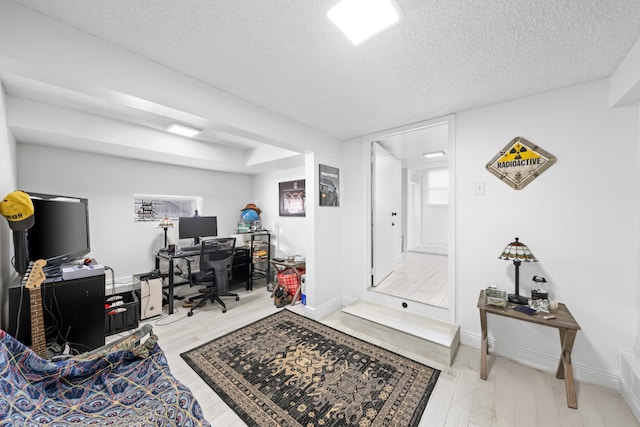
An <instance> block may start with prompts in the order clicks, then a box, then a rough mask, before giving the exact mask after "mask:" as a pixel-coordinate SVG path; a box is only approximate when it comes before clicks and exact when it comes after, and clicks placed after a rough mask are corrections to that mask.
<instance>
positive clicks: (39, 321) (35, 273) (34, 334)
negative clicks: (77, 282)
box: [23, 260, 47, 358]
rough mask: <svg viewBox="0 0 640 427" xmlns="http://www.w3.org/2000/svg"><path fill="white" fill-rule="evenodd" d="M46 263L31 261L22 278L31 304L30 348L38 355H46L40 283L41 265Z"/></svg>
mask: <svg viewBox="0 0 640 427" xmlns="http://www.w3.org/2000/svg"><path fill="white" fill-rule="evenodd" d="M46 264H47V262H46V261H44V260H37V261H32V262H30V263H29V268H28V269H27V273H28V276H27V275H25V277H24V279H23V281H24V282H23V284H24V286H25V287H26V288H27V289H29V302H30V305H31V348H32V349H33V351H34V352H35V353H36V354H37V355H38V356H40V357H43V358H44V357H47V339H46V337H45V333H44V314H43V312H42V292H41V291H40V285H41V284H42V282H44V279H45V275H44V273H43V272H42V267H44V266H45V265H46Z"/></svg>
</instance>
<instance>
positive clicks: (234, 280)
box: [229, 247, 250, 291]
mask: <svg viewBox="0 0 640 427" xmlns="http://www.w3.org/2000/svg"><path fill="white" fill-rule="evenodd" d="M249 260H250V257H249V249H248V248H243V247H239V248H236V249H235V252H234V254H233V265H232V266H231V282H230V283H229V289H230V290H233V289H239V288H240V287H241V286H244V288H245V289H246V290H247V291H248V290H250V288H249V286H250V280H249Z"/></svg>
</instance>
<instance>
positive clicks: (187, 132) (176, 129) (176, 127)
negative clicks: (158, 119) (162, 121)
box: [167, 122, 202, 138]
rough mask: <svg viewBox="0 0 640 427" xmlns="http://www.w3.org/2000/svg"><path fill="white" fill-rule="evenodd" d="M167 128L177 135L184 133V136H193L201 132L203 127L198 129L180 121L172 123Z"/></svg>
mask: <svg viewBox="0 0 640 427" xmlns="http://www.w3.org/2000/svg"><path fill="white" fill-rule="evenodd" d="M167 130H168V131H169V132H171V133H175V134H177V135H182V136H186V137H188V138H191V137H193V136H195V135H197V134H199V133H200V132H202V129H197V128H194V127H191V126H187V125H183V124H180V123H175V122H174V123H171V124H170V125H169V126H168V127H167Z"/></svg>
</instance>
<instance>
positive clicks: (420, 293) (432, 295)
mask: <svg viewBox="0 0 640 427" xmlns="http://www.w3.org/2000/svg"><path fill="white" fill-rule="evenodd" d="M402 256H403V261H402V262H401V263H400V264H398V265H396V266H395V267H394V269H393V272H392V273H391V274H390V275H389V276H387V277H386V278H385V279H384V280H383V281H382V282H381V283H380V284H379V285H378V286H376V287H374V288H370V290H372V291H374V292H379V293H382V294H387V295H392V296H395V297H398V298H405V299H407V300H411V301H415V302H419V303H423V304H428V305H433V306H437V307H442V308H449V277H448V276H449V273H448V263H449V257H447V256H446V255H433V254H425V253H419V252H405V253H404V254H403V255H402Z"/></svg>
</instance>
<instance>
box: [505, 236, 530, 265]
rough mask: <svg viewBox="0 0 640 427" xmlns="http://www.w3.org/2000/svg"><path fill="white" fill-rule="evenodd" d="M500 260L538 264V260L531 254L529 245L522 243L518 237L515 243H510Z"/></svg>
mask: <svg viewBox="0 0 640 427" xmlns="http://www.w3.org/2000/svg"><path fill="white" fill-rule="evenodd" d="M498 258H500V259H504V260H507V261H521V262H522V261H524V262H532V261H533V262H538V260H537V258H536V257H535V256H534V255H533V254H532V253H531V251H530V250H529V248H528V247H527V245H525V244H524V243H522V242H520V241H519V240H518V238H517V237H516V241H515V242H511V243H509V244H508V245H507V246H506V247H505V248H504V251H502V255H500V256H499V257H498Z"/></svg>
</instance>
